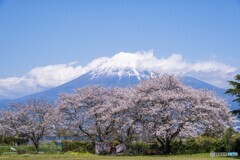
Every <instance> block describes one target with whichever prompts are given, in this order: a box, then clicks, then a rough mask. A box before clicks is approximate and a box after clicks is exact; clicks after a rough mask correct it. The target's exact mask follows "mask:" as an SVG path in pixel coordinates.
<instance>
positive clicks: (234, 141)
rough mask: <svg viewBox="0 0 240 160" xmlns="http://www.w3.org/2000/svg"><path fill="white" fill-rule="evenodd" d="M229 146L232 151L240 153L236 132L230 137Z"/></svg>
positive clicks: (239, 143)
mask: <svg viewBox="0 0 240 160" xmlns="http://www.w3.org/2000/svg"><path fill="white" fill-rule="evenodd" d="M230 148H231V151H232V152H238V153H240V134H236V135H234V136H233V137H232V139H231V142H230Z"/></svg>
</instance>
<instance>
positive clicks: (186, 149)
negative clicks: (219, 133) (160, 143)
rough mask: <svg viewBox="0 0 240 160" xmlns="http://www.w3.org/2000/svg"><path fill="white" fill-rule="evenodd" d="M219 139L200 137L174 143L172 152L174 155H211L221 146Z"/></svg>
mask: <svg viewBox="0 0 240 160" xmlns="http://www.w3.org/2000/svg"><path fill="white" fill-rule="evenodd" d="M218 142H219V140H218V139H217V138H212V137H207V136H198V137H196V138H188V139H185V140H175V141H173V142H172V145H171V151H172V153H174V154H194V153H209V152H211V151H215V150H216V148H217V147H218V145H219V143H218Z"/></svg>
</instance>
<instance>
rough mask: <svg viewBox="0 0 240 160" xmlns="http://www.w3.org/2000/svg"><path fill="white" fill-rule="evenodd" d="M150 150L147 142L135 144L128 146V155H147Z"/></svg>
mask: <svg viewBox="0 0 240 160" xmlns="http://www.w3.org/2000/svg"><path fill="white" fill-rule="evenodd" d="M149 150H150V145H149V144H148V143H145V142H134V143H132V144H130V145H129V146H127V152H126V154H128V155H147V154H148V153H149Z"/></svg>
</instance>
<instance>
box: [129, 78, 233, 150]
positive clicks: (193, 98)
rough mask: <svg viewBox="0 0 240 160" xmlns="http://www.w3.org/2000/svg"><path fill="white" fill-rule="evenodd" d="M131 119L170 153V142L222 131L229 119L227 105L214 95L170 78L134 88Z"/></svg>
mask: <svg viewBox="0 0 240 160" xmlns="http://www.w3.org/2000/svg"><path fill="white" fill-rule="evenodd" d="M133 95H134V96H133V97H132V98H133V100H132V101H133V102H134V103H133V104H134V105H133V106H131V107H132V108H133V109H135V110H136V111H135V113H137V114H134V116H132V120H133V121H134V120H135V119H138V121H140V122H141V123H142V126H143V128H142V129H143V130H144V131H148V132H149V133H150V134H151V135H152V136H153V137H155V138H156V139H157V140H158V141H159V142H160V143H161V145H162V146H163V148H164V153H166V154H168V153H170V148H171V146H170V145H171V141H172V140H174V139H175V138H176V137H179V136H195V135H198V134H200V133H202V132H203V131H205V130H207V129H208V130H212V131H213V132H218V131H222V130H223V129H225V128H226V127H227V126H229V125H230V123H229V122H231V120H232V116H231V114H230V111H229V109H228V108H227V104H226V103H225V102H224V100H222V99H220V98H217V97H216V96H215V94H214V93H212V92H209V91H204V90H195V89H193V88H191V87H188V86H185V85H183V84H182V83H181V81H180V80H178V78H177V77H175V76H173V75H163V76H160V77H157V78H151V79H149V80H147V81H142V82H141V83H140V84H139V85H137V86H136V87H135V88H134V93H133Z"/></svg>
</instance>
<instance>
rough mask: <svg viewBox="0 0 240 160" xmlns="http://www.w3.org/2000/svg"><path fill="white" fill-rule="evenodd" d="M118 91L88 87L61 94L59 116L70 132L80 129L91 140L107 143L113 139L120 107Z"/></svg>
mask: <svg viewBox="0 0 240 160" xmlns="http://www.w3.org/2000/svg"><path fill="white" fill-rule="evenodd" d="M114 95H116V89H110V88H102V87H100V86H88V87H84V88H79V89H76V91H75V93H73V94H67V93H62V94H61V95H60V98H59V101H58V106H59V111H60V112H59V115H61V116H62V118H63V120H65V126H68V127H69V129H70V130H72V131H74V130H79V131H80V132H81V133H82V134H83V135H85V136H86V137H88V139H90V140H91V141H93V142H94V141H99V142H104V141H106V140H108V139H110V138H112V137H113V133H114V129H115V127H114V126H115V123H116V120H117V118H118V117H117V115H118V112H119V108H120V105H119V103H118V101H117V99H115V98H113V97H114Z"/></svg>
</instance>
